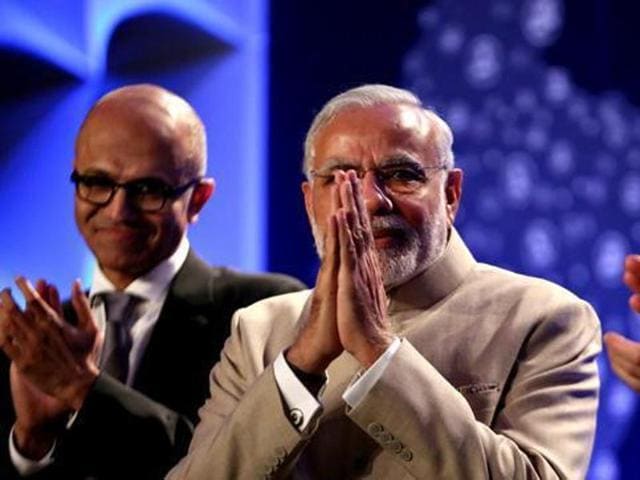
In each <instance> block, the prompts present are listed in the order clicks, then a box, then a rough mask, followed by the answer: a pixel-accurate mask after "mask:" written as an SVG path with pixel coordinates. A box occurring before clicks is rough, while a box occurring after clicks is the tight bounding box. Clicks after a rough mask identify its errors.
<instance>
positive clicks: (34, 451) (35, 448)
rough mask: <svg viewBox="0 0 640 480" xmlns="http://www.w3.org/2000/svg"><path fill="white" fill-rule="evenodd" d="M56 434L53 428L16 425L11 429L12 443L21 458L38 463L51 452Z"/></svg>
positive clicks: (56, 431)
mask: <svg viewBox="0 0 640 480" xmlns="http://www.w3.org/2000/svg"><path fill="white" fill-rule="evenodd" d="M63 428H64V427H63ZM58 433H59V431H58V430H57V429H55V428H25V427H23V426H21V425H20V424H19V423H16V424H15V425H14V427H13V442H14V446H15V447H16V450H17V451H18V453H19V454H20V455H21V456H23V457H25V458H27V459H29V460H33V461H39V460H41V459H42V458H43V457H45V456H46V455H47V453H49V452H50V451H51V449H52V448H53V446H54V445H55V442H56V438H57V437H58Z"/></svg>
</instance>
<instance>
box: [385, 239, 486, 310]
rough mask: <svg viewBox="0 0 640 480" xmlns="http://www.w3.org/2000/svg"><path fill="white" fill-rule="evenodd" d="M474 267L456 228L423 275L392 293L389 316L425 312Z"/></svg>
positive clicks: (390, 294)
mask: <svg viewBox="0 0 640 480" xmlns="http://www.w3.org/2000/svg"><path fill="white" fill-rule="evenodd" d="M476 264H477V262H476V260H475V258H474V257H473V255H472V254H471V252H470V251H469V249H468V248H467V246H466V245H465V243H464V241H463V240H462V238H461V237H460V235H459V234H458V231H457V230H456V229H455V228H453V227H452V228H451V234H450V235H449V241H448V242H447V246H446V247H445V250H444V252H443V253H442V255H441V256H440V257H439V258H438V259H437V260H436V261H435V262H434V263H433V264H432V265H431V266H429V267H428V268H427V269H426V270H425V271H424V272H422V273H420V274H418V275H417V276H415V277H413V278H412V279H411V280H409V281H408V282H406V283H403V284H402V285H400V286H398V287H396V288H394V289H392V290H391V291H390V292H388V295H389V299H390V301H389V310H388V311H389V314H390V315H393V314H396V313H399V312H402V311H406V310H424V309H427V308H429V307H431V306H432V305H434V304H435V303H437V302H438V301H440V300H442V299H443V298H444V297H446V296H447V295H449V294H450V293H451V292H453V291H454V290H455V289H456V288H458V286H459V285H460V284H461V283H462V282H463V281H464V279H465V278H466V277H467V275H468V274H469V273H470V272H471V270H472V269H473V268H474V267H475V265H476Z"/></svg>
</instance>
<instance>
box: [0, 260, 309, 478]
mask: <svg viewBox="0 0 640 480" xmlns="http://www.w3.org/2000/svg"><path fill="white" fill-rule="evenodd" d="M302 288H304V286H303V285H302V284H301V283H300V282H298V281H297V280H295V279H293V278H290V277H286V276H284V275H273V274H269V275H247V274H241V273H237V272H234V271H231V270H229V269H226V268H212V267H209V266H208V265H206V264H205V263H204V262H203V261H202V260H200V259H199V258H198V257H197V256H196V255H195V254H194V253H193V251H191V252H190V253H189V256H188V257H187V260H186V261H185V264H184V266H183V267H182V268H181V269H180V271H179V272H178V274H177V275H176V277H175V278H174V280H173V282H172V284H171V287H170V290H169V294H168V296H167V299H166V301H165V304H164V306H163V308H162V311H161V313H160V317H159V318H158V323H157V324H156V326H155V328H154V330H153V333H152V336H151V338H150V340H149V344H148V346H147V349H146V351H145V353H144V357H143V358H142V361H141V363H140V366H139V369H138V372H137V374H136V379H135V382H134V385H133V386H132V388H129V387H127V386H125V385H123V384H122V383H120V382H118V381H117V380H114V379H113V378H111V377H109V376H108V375H101V376H100V377H99V378H98V380H97V382H96V384H95V386H94V388H93V390H92V391H91V393H90V394H89V396H88V397H87V399H86V402H85V404H84V406H83V407H82V409H81V411H80V412H79V414H78V416H77V418H76V420H75V422H74V423H73V426H72V427H71V429H69V430H68V431H67V432H66V433H65V434H64V435H63V436H62V437H61V438H59V440H58V445H57V448H56V455H55V458H56V461H55V463H54V466H52V467H49V468H47V469H46V470H45V471H43V472H41V473H39V474H37V475H36V476H35V477H33V478H37V479H54V478H55V479H57V478H60V479H62V478H64V479H65V480H72V479H80V478H98V479H128V478H131V479H144V478H162V477H163V475H164V474H165V473H166V471H167V470H168V469H169V468H170V467H171V466H172V465H173V464H175V463H176V462H177V461H178V460H179V459H180V457H182V455H184V453H185V452H186V449H187V447H188V445H189V441H190V439H191V432H192V429H193V424H194V423H195V422H196V420H197V410H198V408H199V407H200V406H201V405H202V404H203V403H204V401H205V399H206V398H207V396H208V392H209V371H210V370H211V367H212V366H213V364H214V363H216V362H217V361H218V359H219V353H220V351H221V350H222V346H223V344H224V341H225V340H226V338H227V337H228V335H229V331H230V319H231V315H232V314H233V312H234V311H235V310H237V309H238V308H241V307H244V306H247V305H250V304H252V303H254V302H256V301H257V300H259V299H262V298H265V297H269V296H273V295H277V294H280V293H284V292H289V291H295V290H300V289H302ZM8 367H9V362H8V360H7V358H6V357H5V356H4V355H2V354H1V352H0V379H1V380H0V382H1V383H0V461H1V464H0V479H5V478H13V477H15V476H16V473H15V471H14V469H13V467H12V465H11V461H10V458H9V455H8V445H7V441H8V436H9V431H10V429H11V426H12V425H13V422H14V418H15V417H14V412H13V407H12V403H11V397H10V390H9V375H8ZM30 478H31V477H30Z"/></svg>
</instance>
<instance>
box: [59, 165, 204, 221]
mask: <svg viewBox="0 0 640 480" xmlns="http://www.w3.org/2000/svg"><path fill="white" fill-rule="evenodd" d="M201 180H202V178H201V177H198V178H194V179H193V180H191V181H189V182H187V183H185V184H184V185H180V186H178V187H172V186H171V185H167V184H166V183H165V182H163V181H162V180H159V179H157V178H140V179H138V180H131V181H129V182H123V183H118V182H115V181H114V180H113V179H111V178H109V177H107V176H106V175H100V174H92V175H81V174H80V173H78V172H77V171H76V170H74V171H73V172H72V173H71V181H72V182H73V183H74V184H75V186H76V195H78V197H80V198H81V199H82V200H85V201H87V202H89V203H91V204H93V205H97V206H101V207H102V206H105V205H107V204H108V203H109V202H110V201H111V200H112V199H113V196H114V195H115V194H116V191H117V190H118V189H119V188H122V189H123V190H124V191H125V192H126V194H127V200H128V201H129V202H131V204H132V205H134V206H135V207H136V208H137V209H139V210H142V211H143V212H157V211H159V210H162V207H164V206H165V204H166V203H167V200H171V199H175V198H178V197H179V196H180V195H182V194H183V193H184V192H186V191H187V190H189V189H190V188H191V187H193V186H194V185H196V184H197V183H199V182H200V181H201Z"/></svg>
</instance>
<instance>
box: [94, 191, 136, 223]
mask: <svg viewBox="0 0 640 480" xmlns="http://www.w3.org/2000/svg"><path fill="white" fill-rule="evenodd" d="M102 208H103V210H104V213H105V214H106V215H108V216H109V218H111V219H112V220H123V219H127V218H131V217H132V216H133V215H134V214H135V207H134V206H133V205H132V204H131V200H130V199H129V198H127V192H126V190H125V189H124V188H118V189H117V190H116V191H115V193H114V194H113V197H112V198H111V201H110V202H109V203H107V204H106V205H105V206H104V207H102Z"/></svg>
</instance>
